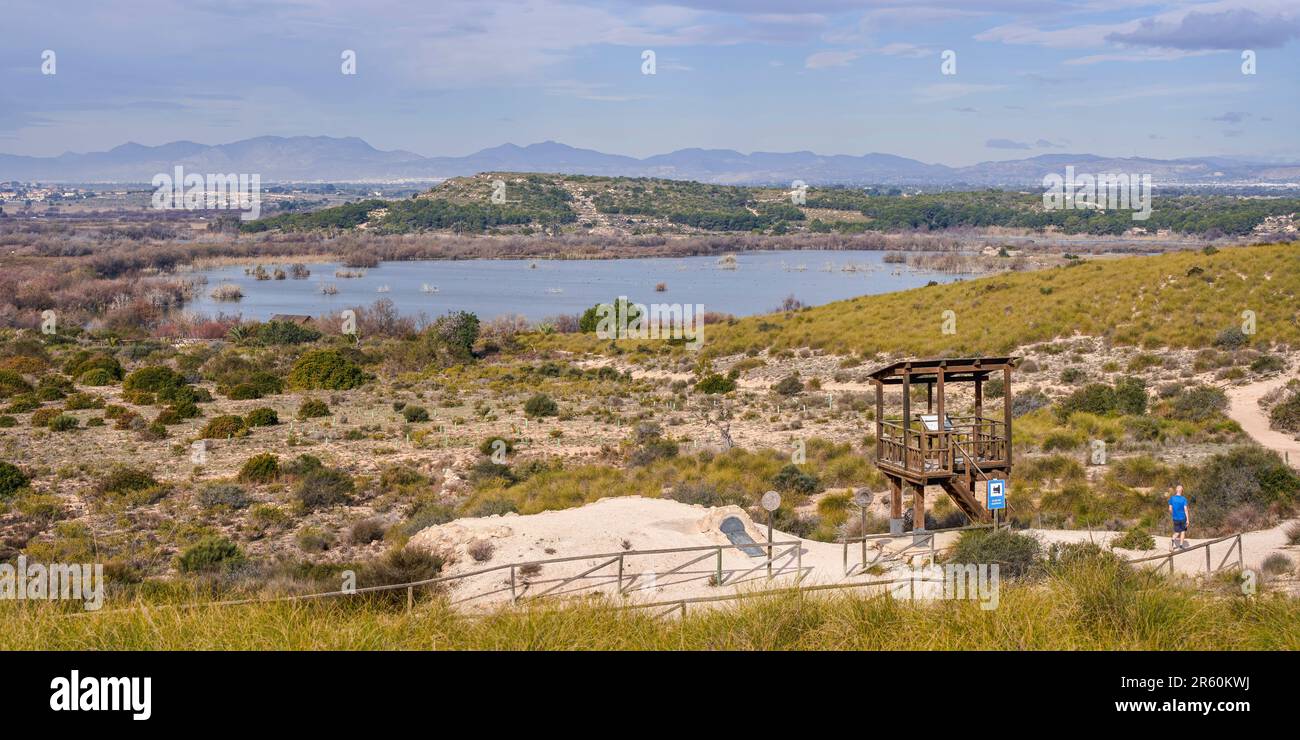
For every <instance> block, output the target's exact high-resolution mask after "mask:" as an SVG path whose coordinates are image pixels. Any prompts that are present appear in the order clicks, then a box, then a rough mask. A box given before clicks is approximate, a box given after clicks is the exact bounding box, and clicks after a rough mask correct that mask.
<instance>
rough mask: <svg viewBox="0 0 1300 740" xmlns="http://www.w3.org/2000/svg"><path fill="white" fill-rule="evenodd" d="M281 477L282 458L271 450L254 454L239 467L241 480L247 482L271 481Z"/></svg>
mask: <svg viewBox="0 0 1300 740" xmlns="http://www.w3.org/2000/svg"><path fill="white" fill-rule="evenodd" d="M279 477H280V458H278V457H276V456H275V455H272V454H271V453H269V452H263V453H262V454H260V455H253V456H252V457H250V458H248V460H246V461H244V465H243V466H242V467H241V468H240V469H239V480H240V481H243V482H245V483H270V482H271V481H273V480H275V479H276V478H279Z"/></svg>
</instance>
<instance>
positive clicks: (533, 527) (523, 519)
mask: <svg viewBox="0 0 1300 740" xmlns="http://www.w3.org/2000/svg"><path fill="white" fill-rule="evenodd" d="M729 517H736V518H737V519H739V520H740V521H741V522H742V523H743V525H744V527H745V530H746V532H747V533H749V535H750V536H751V537H752V539H753V540H754V541H756V542H763V541H765V539H766V535H767V533H766V531H765V530H766V528H765V527H764V526H762V525H761V524H755V523H754V522H752V521H751V520H750V518H749V517H748V516H747V515H746V514H745V512H744V511H743V510H742V509H740V508H738V507H734V506H731V507H720V508H706V507H703V506H693V505H688V504H683V503H679V502H677V501H672V500H670V499H654V498H642V497H639V496H625V497H617V498H606V499H601V500H600V501H597V502H595V503H592V504H587V505H585V506H579V507H575V508H572V509H561V510H557V511H547V512H542V513H540V514H532V515H524V516H520V515H514V514H511V515H506V516H491V517H483V518H470V519H458V520H456V521H454V522H450V523H448V524H444V525H440V526H436V527H430V528H429V529H426V530H424V531H422V532H420V533H419V534H417V535H415V537H413V538H412V540H411V542H412V544H414V545H416V546H419V547H425V548H428V549H431V550H433V551H436V552H439V553H442V554H443V555H444V556H445V557H447V558H448V561H449V563H448V565H447V566H446V568H445V569H444V571H443V573H444V574H445V575H452V574H468V573H476V572H478V571H481V570H483V569H485V568H490V567H492V566H496V565H501V564H510V563H525V562H531V561H537V560H548V559H552V558H569V557H572V558H574V559H573V560H570V561H567V562H551V563H546V564H545V565H543V566H541V568H540V569H539V570H537V571H536V572H529V573H523V572H516V581H515V584H514V585H515V592H516V593H517V594H518V595H519V596H520V597H521V602H522V603H527V602H529V601H530V600H532V599H533V598H538V597H541V596H543V595H545V596H547V597H548V598H553V597H562V598H563V597H568V598H571V599H585V598H590V597H592V596H596V595H603V596H605V597H613V598H615V599H622V600H624V602H625V603H629V604H632V603H637V602H640V603H651V602H664V601H672V600H675V599H692V598H699V597H718V596H731V595H736V594H740V593H747V592H754V591H761V590H765V589H773V588H777V589H779V588H789V587H791V586H794V585H795V583H796V582H799V583H800V584H801V585H804V586H816V585H831V584H849V583H865V582H869V581H880V580H884V579H891V578H893V579H908V578H911V577H914V576H915V575H917V573H916V572H914V571H912V570H911V569H909V567H908V565H909V563H910V564H912V565H916V566H921V565H925V564H926V563H927V562H928V553H929V550H930V547H929V544H928V543H927V544H925V545H924V546H922V547H916V546H914V545H913V543H912V537H911V535H910V534H909V535H906V536H904V537H897V538H883V539H880V540H873V541H872V542H871V543H870V545H869V547H868V550H867V562H868V563H870V564H875V565H876V566H877V567H874V568H872V569H870V570H864V569H863V568H862V567H861V562H862V561H861V557H862V549H861V546H860V545H856V544H855V545H852V546H851V547H850V549H849V552H848V564H849V566H850V569H849V572H847V573H846V572H845V560H844V549H843V547H842V546H841V545H839V544H835V543H827V542H816V541H813V540H798V538H796V537H794V536H792V535H789V534H786V533H783V532H779V531H778V532H776V533H775V534H774V540H775V541H777V542H791V541H798V552H799V556H798V557H796V556H795V555H794V554H793V551H791V552H790V553H788V554H787V555H786V556H784V557H781V558H778V559H777V562H776V563H774V565H773V578H772V579H771V580H768V577H767V572H766V567H765V566H764V559H763V558H762V557H750V556H748V555H746V554H745V553H744V552H741V551H740V550H738V549H731V548H727V549H725V550H724V551H723V556H722V561H721V564H719V562H718V559H717V555H716V552H717V551H716V550H711V549H708V548H714V547H716V546H718V545H724V546H725V545H728V544H729V540H728V539H727V537H726V536H725V535H723V534H722V532H721V531H720V529H719V525H720V523H721V522H722V521H723V520H724V519H726V518H729ZM1285 527H1286V524H1283V525H1279V526H1277V527H1274V528H1273V529H1269V530H1263V531H1259V532H1250V533H1247V534H1244V535H1243V536H1242V549H1243V557H1242V560H1243V563H1244V565H1245V567H1247V568H1258V567H1259V565H1260V563H1261V562H1262V561H1263V559H1264V558H1265V557H1267V556H1268V555H1269V554H1271V553H1273V552H1278V551H1286V552H1287V554H1288V556H1290V557H1292V558H1294V557H1295V552H1294V551H1295V549H1296V548H1294V547H1288V546H1287V545H1286V534H1285ZM1027 533H1029V534H1032V535H1034V536H1036V537H1038V538H1039V540H1040V541H1041V542H1042V543H1043V544H1044V546H1046V545H1048V544H1050V543H1053V542H1080V541H1088V540H1091V541H1094V542H1097V543H1098V544H1102V545H1105V544H1106V543H1108V542H1109V541H1110V540H1112V539H1113V538H1115V537H1117V536H1119V535H1120V533H1119V532H1109V531H1094V532H1087V531H1082V530H1028V531H1027ZM956 538H957V533H955V532H948V533H940V534H938V535H937V537H936V540H937V541H936V543H935V546H936V547H937V548H939V549H944V548H946V547H948V546H950V545H952V544H953V543H954V542H955V541H956ZM1204 541H1205V540H1197V539H1194V540H1189V544H1193V545H1194V544H1197V543H1199V542H1204ZM482 542H490V543H491V544H492V552H491V555H490V557H489V558H488V559H487V560H486V561H484V562H476V561H475V558H474V557H472V556H471V555H470V552H471V548H472V546H473V545H474V543H482ZM1168 545H1169V541H1168V538H1165V537H1159V538H1156V547H1155V549H1153V550H1150V551H1146V552H1138V551H1131V550H1117V552H1118V553H1119V554H1120V555H1122V556H1123V557H1126V558H1130V559H1131V558H1138V557H1144V556H1151V555H1164V554H1167V553H1168V552H1169V549H1168ZM1232 545H1233V542H1232V541H1228V542H1223V543H1219V544H1217V545H1213V546H1211V547H1210V548H1209V549H1210V556H1211V561H1212V562H1211V567H1212V568H1217V567H1218V565H1219V563H1220V562H1221V561H1224V560H1225V558H1226V560H1227V562H1228V563H1229V564H1235V563H1236V562H1237V554H1236V552H1235V551H1234V552H1232V553H1231V557H1228V556H1229V551H1230V548H1231V547H1232ZM672 548H699V549H697V550H694V551H692V552H685V553H681V552H678V553H646V552H645V551H648V550H663V549H672ZM781 549H783V548H778V551H780V550H781ZM619 553H630V554H627V555H626V556H625V557H624V563H623V572H622V574H620V573H619V570H618V566H617V562H616V561H617V560H618V554H619ZM908 556H919V557H916V558H915V559H912V558H909V557H908ZM693 560H694V561H695V562H692V561H693ZM1159 565H1160V563H1159V561H1154V562H1151V563H1148V564H1146V567H1159ZM719 566H720V567H721V568H722V571H723V574H724V578H723V582H722V584H721V585H719V584H718V583H717V582H716V578H715V574H716V572H717V569H718V567H719ZM800 566H801V567H802V571H801V570H799V567H800ZM1165 567H1168V566H1165ZM1174 569H1175V571H1177V572H1178V573H1181V574H1185V575H1196V574H1198V573H1204V572H1205V551H1204V549H1202V550H1197V551H1193V552H1190V553H1187V554H1185V555H1180V556H1177V557H1175V558H1174ZM799 573H802V574H803V577H802V579H799V578H798V574H799ZM584 574H585V575H584ZM922 575H924V574H922ZM570 578H574V579H576V580H573V581H571V582H568V583H565V581H566V579H570ZM620 585H621V586H622V589H623V595H622V596H619V587H620ZM866 590H868V591H876V592H879V591H884V590H885V587H882V586H873V587H867V588H866ZM511 593H512V592H511V582H510V571H509V569H508V568H507V569H501V570H494V571H491V572H488V573H482V574H479V575H473V576H470V577H468V578H465V579H463V580H460V581H457V582H455V583H454V585H452V586H451V588H450V596H451V598H452V601H453V602H454V603H457V604H458V605H459V606H460V608H462V609H466V610H469V611H480V610H491V609H495V608H499V607H501V606H504V605H506V604H509V603H510V601H511Z"/></svg>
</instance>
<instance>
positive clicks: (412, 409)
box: [402, 406, 429, 424]
mask: <svg viewBox="0 0 1300 740" xmlns="http://www.w3.org/2000/svg"><path fill="white" fill-rule="evenodd" d="M402 418H403V419H406V420H407V421H408V422H410V423H412V424H415V423H417V422H422V421H428V420H429V411H428V409H426V408H424V407H423V406H404V407H402Z"/></svg>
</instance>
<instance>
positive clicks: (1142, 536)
mask: <svg viewBox="0 0 1300 740" xmlns="http://www.w3.org/2000/svg"><path fill="white" fill-rule="evenodd" d="M1111 545H1112V546H1113V547H1121V548H1123V549H1125V550H1151V549H1153V548H1154V547H1155V546H1156V540H1155V538H1154V537H1152V536H1151V535H1150V534H1148V533H1147V531H1146V530H1144V529H1142V528H1141V527H1134V528H1133V529H1130V530H1129V531H1127V532H1125V533H1124V534H1123V535H1121V536H1119V537H1116V538H1115V540H1114V541H1113V542H1111Z"/></svg>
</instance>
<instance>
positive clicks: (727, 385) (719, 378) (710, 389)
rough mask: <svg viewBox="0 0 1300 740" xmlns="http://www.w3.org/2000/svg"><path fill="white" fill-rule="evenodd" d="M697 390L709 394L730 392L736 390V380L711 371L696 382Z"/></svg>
mask: <svg viewBox="0 0 1300 740" xmlns="http://www.w3.org/2000/svg"><path fill="white" fill-rule="evenodd" d="M695 390H697V391H699V392H700V393H708V394H717V393H730V392H732V391H734V390H736V381H735V380H734V379H732V378H729V377H727V376H725V375H719V374H718V373H710V374H708V375H706V376H704V377H703V378H701V379H700V382H698V383H696V384H695Z"/></svg>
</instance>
